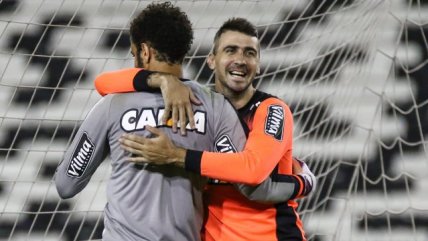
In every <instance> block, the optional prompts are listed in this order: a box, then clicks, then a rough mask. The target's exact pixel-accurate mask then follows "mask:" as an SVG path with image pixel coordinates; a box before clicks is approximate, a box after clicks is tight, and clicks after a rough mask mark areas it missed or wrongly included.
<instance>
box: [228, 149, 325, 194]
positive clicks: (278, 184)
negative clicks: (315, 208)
mask: <svg viewBox="0 0 428 241" xmlns="http://www.w3.org/2000/svg"><path fill="white" fill-rule="evenodd" d="M294 159H295V160H296V161H297V162H298V163H299V164H300V165H301V167H302V172H301V173H299V174H298V175H293V174H280V173H279V172H278V168H275V169H274V171H273V172H272V174H271V175H270V176H269V177H268V178H267V179H266V180H264V181H263V182H262V183H260V184H259V185H256V186H250V185H244V184H234V186H235V187H236V188H237V189H238V190H239V192H240V193H242V194H243V195H244V196H245V197H247V198H248V199H249V200H252V201H258V202H269V203H280V202H286V201H288V200H292V199H295V198H303V197H306V196H308V195H309V194H310V193H312V192H313V191H314V190H315V188H316V182H317V181H316V178H315V175H314V174H313V173H312V171H311V170H310V169H309V167H308V166H307V165H306V163H305V162H303V161H301V160H299V159H296V158H294Z"/></svg>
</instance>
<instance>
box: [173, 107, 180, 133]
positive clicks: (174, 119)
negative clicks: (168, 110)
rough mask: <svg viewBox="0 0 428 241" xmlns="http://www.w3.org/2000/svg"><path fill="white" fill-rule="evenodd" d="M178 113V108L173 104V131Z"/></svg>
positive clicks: (175, 129) (174, 130)
mask: <svg viewBox="0 0 428 241" xmlns="http://www.w3.org/2000/svg"><path fill="white" fill-rule="evenodd" d="M178 114H179V110H178V108H177V107H176V106H174V107H173V108H172V131H173V132H174V133H177V123H178Z"/></svg>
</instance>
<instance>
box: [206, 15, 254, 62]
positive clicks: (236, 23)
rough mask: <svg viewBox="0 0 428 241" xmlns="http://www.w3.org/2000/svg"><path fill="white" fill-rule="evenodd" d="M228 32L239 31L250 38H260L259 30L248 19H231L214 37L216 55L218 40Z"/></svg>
mask: <svg viewBox="0 0 428 241" xmlns="http://www.w3.org/2000/svg"><path fill="white" fill-rule="evenodd" d="M227 31H237V32H240V33H243V34H246V35H248V36H252V37H256V38H258V37H259V34H258V32H257V28H256V27H255V26H254V25H253V24H252V23H251V22H250V21H248V20H247V19H245V18H230V19H228V20H227V21H226V22H224V23H223V25H221V27H220V28H219V30H217V33H216V34H215V37H214V50H213V53H214V54H215V53H216V52H217V48H218V40H219V38H220V37H221V35H222V34H223V33H225V32H227Z"/></svg>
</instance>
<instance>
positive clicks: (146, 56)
mask: <svg viewBox="0 0 428 241" xmlns="http://www.w3.org/2000/svg"><path fill="white" fill-rule="evenodd" d="M151 55H152V53H151V51H150V46H149V45H148V44H146V43H141V56H140V58H141V60H143V63H144V64H145V65H147V64H148V63H149V62H150V59H151V57H152V56H151Z"/></svg>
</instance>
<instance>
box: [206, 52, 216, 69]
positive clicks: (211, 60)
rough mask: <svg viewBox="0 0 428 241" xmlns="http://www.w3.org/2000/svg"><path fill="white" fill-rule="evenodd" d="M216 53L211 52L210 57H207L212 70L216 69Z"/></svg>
mask: <svg viewBox="0 0 428 241" xmlns="http://www.w3.org/2000/svg"><path fill="white" fill-rule="evenodd" d="M214 57H215V56H214V54H213V53H210V54H209V55H208V57H207V64H208V67H209V68H210V69H211V70H214V69H215V59H214Z"/></svg>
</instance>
